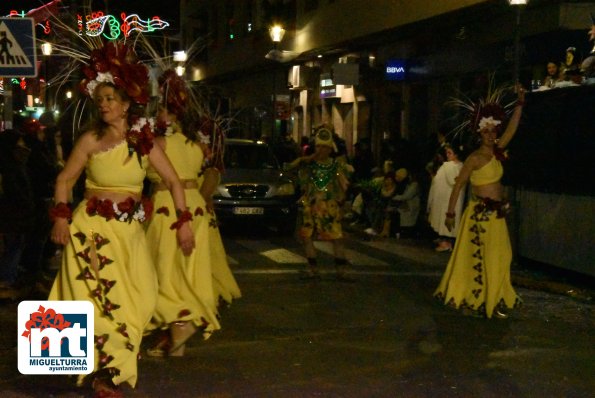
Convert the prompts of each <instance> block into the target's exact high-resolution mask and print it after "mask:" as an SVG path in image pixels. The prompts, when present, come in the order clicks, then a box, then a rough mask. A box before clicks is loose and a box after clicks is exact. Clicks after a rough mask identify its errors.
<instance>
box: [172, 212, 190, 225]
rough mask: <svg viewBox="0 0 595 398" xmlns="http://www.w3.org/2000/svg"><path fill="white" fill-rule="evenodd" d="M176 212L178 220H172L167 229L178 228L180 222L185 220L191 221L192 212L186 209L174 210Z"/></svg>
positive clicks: (182, 222)
mask: <svg viewBox="0 0 595 398" xmlns="http://www.w3.org/2000/svg"><path fill="white" fill-rule="evenodd" d="M176 214H177V215H178V220H177V221H176V222H174V223H173V224H172V225H171V227H169V229H180V228H182V224H184V223H185V222H186V221H192V213H190V212H189V211H188V210H184V211H182V210H176Z"/></svg>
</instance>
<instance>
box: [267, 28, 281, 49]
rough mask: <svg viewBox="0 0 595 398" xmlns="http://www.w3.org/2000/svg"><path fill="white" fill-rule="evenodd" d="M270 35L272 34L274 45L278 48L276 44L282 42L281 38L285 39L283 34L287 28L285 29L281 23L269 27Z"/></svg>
mask: <svg viewBox="0 0 595 398" xmlns="http://www.w3.org/2000/svg"><path fill="white" fill-rule="evenodd" d="M269 35H270V36H271V40H272V41H273V45H274V46H275V48H276V46H277V45H278V44H279V43H281V40H283V36H285V29H283V27H282V26H281V25H275V26H272V27H271V28H270V29H269Z"/></svg>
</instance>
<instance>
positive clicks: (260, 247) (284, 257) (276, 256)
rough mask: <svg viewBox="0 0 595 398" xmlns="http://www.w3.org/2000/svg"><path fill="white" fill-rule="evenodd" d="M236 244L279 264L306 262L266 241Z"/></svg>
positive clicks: (301, 257)
mask: <svg viewBox="0 0 595 398" xmlns="http://www.w3.org/2000/svg"><path fill="white" fill-rule="evenodd" d="M236 242H237V243H239V244H240V245H242V246H244V247H245V248H247V249H250V250H252V251H254V252H256V253H258V254H260V255H261V256H265V257H266V258H268V259H270V260H273V261H274V262H276V263H279V264H305V263H307V262H308V261H307V260H306V258H305V257H303V256H300V255H299V254H296V253H294V252H292V251H289V250H287V249H283V248H280V247H279V246H277V245H273V244H272V243H271V242H269V241H266V240H259V241H256V240H238V241H236Z"/></svg>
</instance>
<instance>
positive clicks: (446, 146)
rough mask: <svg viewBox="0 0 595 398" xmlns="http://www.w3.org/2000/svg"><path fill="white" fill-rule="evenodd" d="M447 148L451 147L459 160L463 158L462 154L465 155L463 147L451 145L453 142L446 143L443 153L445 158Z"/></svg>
mask: <svg viewBox="0 0 595 398" xmlns="http://www.w3.org/2000/svg"><path fill="white" fill-rule="evenodd" d="M447 149H450V150H451V151H453V153H454V154H455V155H457V158H458V159H459V160H462V159H461V156H463V152H462V151H461V149H460V148H459V147H457V146H455V145H451V144H445V145H444V146H443V147H442V153H443V155H444V159H446V150H447Z"/></svg>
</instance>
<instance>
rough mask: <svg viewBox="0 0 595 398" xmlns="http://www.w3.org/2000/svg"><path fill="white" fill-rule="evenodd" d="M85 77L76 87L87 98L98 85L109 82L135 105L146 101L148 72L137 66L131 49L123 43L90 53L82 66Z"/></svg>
mask: <svg viewBox="0 0 595 398" xmlns="http://www.w3.org/2000/svg"><path fill="white" fill-rule="evenodd" d="M82 71H83V74H84V75H85V78H84V79H83V80H82V81H81V83H80V88H81V89H82V91H83V92H85V93H87V94H88V95H92V94H93V90H94V88H95V86H96V85H97V83H98V82H111V83H113V84H114V85H115V86H117V87H120V88H122V89H123V90H124V91H126V94H128V96H129V97H130V98H131V99H132V100H133V101H134V102H136V103H139V104H146V103H147V102H148V101H149V90H148V83H149V72H148V69H147V67H146V66H145V65H143V64H141V63H139V61H138V59H137V57H136V54H135V52H134V50H133V49H132V48H131V47H129V46H128V45H126V44H124V43H117V42H108V43H106V44H105V45H104V46H103V47H101V48H98V49H95V50H93V51H92V52H91V56H90V59H89V64H88V65H85V66H84V67H83V70H82Z"/></svg>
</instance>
